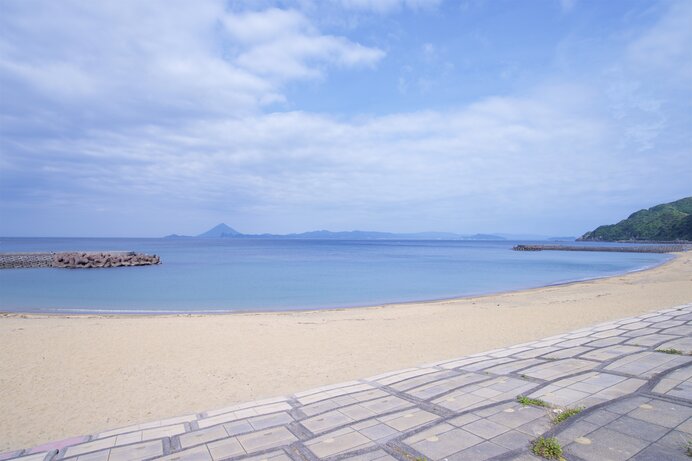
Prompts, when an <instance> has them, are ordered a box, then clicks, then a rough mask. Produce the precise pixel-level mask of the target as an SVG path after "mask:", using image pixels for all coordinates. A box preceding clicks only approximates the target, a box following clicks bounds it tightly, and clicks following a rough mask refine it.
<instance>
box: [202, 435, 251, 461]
mask: <svg viewBox="0 0 692 461" xmlns="http://www.w3.org/2000/svg"><path fill="white" fill-rule="evenodd" d="M207 450H209V454H210V455H211V457H212V459H215V460H216V459H224V458H231V457H234V456H240V455H245V454H246V451H245V449H244V448H243V446H242V445H241V443H240V442H239V441H238V439H237V438H235V437H231V438H228V439H222V440H218V441H216V442H211V443H208V444H207Z"/></svg>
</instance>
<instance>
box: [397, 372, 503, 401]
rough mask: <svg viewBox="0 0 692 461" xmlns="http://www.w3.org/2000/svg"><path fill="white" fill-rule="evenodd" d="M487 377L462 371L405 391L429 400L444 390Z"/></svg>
mask: <svg viewBox="0 0 692 461" xmlns="http://www.w3.org/2000/svg"><path fill="white" fill-rule="evenodd" d="M487 379H489V377H488V376H487V375H482V374H478V373H464V374H461V375H457V376H454V377H453V378H447V379H442V380H440V381H437V382H434V383H430V384H426V385H423V386H420V387H417V388H414V389H410V390H409V391H407V392H406V393H407V394H409V395H412V396H413V397H417V398H419V399H423V400H429V399H431V398H433V397H436V396H438V395H440V394H444V393H445V392H449V391H452V390H454V389H457V388H459V387H463V386H465V385H468V384H473V383H477V382H479V381H484V380H487Z"/></svg>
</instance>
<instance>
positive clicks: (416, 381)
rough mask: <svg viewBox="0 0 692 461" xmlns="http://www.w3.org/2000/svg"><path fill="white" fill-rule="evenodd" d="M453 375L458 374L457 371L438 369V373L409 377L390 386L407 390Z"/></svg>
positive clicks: (398, 389)
mask: <svg viewBox="0 0 692 461" xmlns="http://www.w3.org/2000/svg"><path fill="white" fill-rule="evenodd" d="M452 376H456V373H455V372H453V371H451V370H446V371H438V372H437V373H428V374H425V375H422V376H418V377H416V378H411V379H407V380H405V381H401V382H399V383H396V384H392V385H391V386H390V387H391V388H392V389H396V390H397V391H406V390H408V389H413V388H414V387H418V386H422V385H424V384H429V383H431V382H433V381H438V380H441V379H444V378H449V377H452Z"/></svg>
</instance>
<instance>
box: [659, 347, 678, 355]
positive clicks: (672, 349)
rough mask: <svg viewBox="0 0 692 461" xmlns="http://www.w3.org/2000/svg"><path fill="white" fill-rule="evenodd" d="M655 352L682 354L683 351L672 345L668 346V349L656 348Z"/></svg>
mask: <svg viewBox="0 0 692 461" xmlns="http://www.w3.org/2000/svg"><path fill="white" fill-rule="evenodd" d="M656 352H663V353H664V354H675V355H684V352H682V351H681V350H679V349H675V348H673V347H669V348H668V349H656Z"/></svg>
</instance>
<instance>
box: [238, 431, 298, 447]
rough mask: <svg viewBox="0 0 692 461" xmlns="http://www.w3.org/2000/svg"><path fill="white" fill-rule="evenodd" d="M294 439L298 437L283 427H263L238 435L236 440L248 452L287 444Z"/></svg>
mask: <svg viewBox="0 0 692 461" xmlns="http://www.w3.org/2000/svg"><path fill="white" fill-rule="evenodd" d="M296 440H298V438H297V437H296V436H295V435H293V434H292V433H291V432H290V431H289V430H288V429H286V428H285V427H275V428H273V429H264V430H261V431H257V432H252V433H250V434H244V435H239V436H238V441H239V442H240V443H241V445H242V446H243V448H244V449H245V451H246V452H248V453H252V452H255V451H259V450H266V449H268V448H276V447H280V446H282V445H288V444H290V443H292V442H295V441H296Z"/></svg>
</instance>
